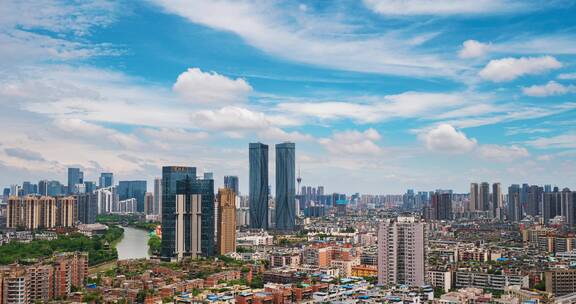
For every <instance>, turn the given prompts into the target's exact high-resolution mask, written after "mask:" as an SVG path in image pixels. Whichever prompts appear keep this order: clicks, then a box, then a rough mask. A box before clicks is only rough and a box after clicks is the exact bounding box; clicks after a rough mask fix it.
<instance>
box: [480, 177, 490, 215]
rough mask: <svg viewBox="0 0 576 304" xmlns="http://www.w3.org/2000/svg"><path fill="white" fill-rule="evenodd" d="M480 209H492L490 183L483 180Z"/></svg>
mask: <svg viewBox="0 0 576 304" xmlns="http://www.w3.org/2000/svg"><path fill="white" fill-rule="evenodd" d="M478 197H479V199H480V203H479V206H478V207H479V208H478V209H479V210H482V211H488V210H490V184H489V183H487V182H483V183H481V184H480V193H479V196H478Z"/></svg>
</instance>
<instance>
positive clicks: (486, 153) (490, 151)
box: [478, 145, 530, 162]
mask: <svg viewBox="0 0 576 304" xmlns="http://www.w3.org/2000/svg"><path fill="white" fill-rule="evenodd" d="M478 153H479V155H480V157H482V158H484V159H487V160H494V161H499V162H508V161H512V160H515V159H518V158H524V157H528V156H530V153H528V150H527V149H526V148H524V147H520V146H517V145H511V146H500V145H482V146H481V147H480V148H479V150H478Z"/></svg>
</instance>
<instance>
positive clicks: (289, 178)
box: [276, 143, 296, 231]
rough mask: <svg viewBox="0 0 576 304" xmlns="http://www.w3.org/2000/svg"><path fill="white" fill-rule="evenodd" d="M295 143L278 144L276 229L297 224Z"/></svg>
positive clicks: (289, 227) (289, 229) (292, 226)
mask: <svg viewBox="0 0 576 304" xmlns="http://www.w3.org/2000/svg"><path fill="white" fill-rule="evenodd" d="M295 149H296V147H295V145H294V143H282V144H278V145H276V229H277V230H287V231H291V230H294V226H295V225H296V184H295V183H296V160H295Z"/></svg>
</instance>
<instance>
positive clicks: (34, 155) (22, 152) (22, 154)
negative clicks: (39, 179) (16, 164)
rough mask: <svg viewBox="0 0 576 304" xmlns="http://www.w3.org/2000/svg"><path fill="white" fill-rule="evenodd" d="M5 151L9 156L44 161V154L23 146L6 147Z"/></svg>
mask: <svg viewBox="0 0 576 304" xmlns="http://www.w3.org/2000/svg"><path fill="white" fill-rule="evenodd" d="M4 152H5V153H6V155H8V156H12V157H16V158H20V159H23V160H31V161H44V157H42V154H40V153H38V152H35V151H30V150H26V149H22V148H6V149H4Z"/></svg>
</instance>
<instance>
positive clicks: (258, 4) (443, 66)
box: [154, 0, 457, 77]
mask: <svg viewBox="0 0 576 304" xmlns="http://www.w3.org/2000/svg"><path fill="white" fill-rule="evenodd" d="M154 2H156V3H158V4H159V5H160V6H161V7H163V8H164V9H165V10H166V11H168V12H170V13H174V14H177V15H180V16H182V17H185V18H187V19H188V20H189V21H190V22H193V23H196V24H201V25H204V26H207V27H210V28H213V29H217V30H222V31H227V32H231V33H234V34H237V35H238V36H240V37H241V38H242V39H244V40H245V41H246V42H247V43H248V44H250V45H252V46H254V47H256V48H259V49H261V50H263V51H265V52H267V53H270V54H272V55H275V56H279V57H282V58H284V59H288V60H294V61H297V62H301V63H307V64H314V65H320V66H325V67H331V68H336V69H342V70H351V71H360V72H374V73H384V74H398V75H421V76H430V75H433V76H449V77H450V76H454V77H455V75H457V73H456V71H455V69H456V68H457V66H456V65H452V64H450V62H449V61H448V60H446V59H443V58H442V56H438V55H436V54H433V53H431V52H427V51H426V50H423V49H417V48H415V46H414V44H413V41H412V38H414V37H412V36H421V35H422V34H423V33H422V32H421V31H419V32H418V33H415V32H408V31H407V30H406V29H397V30H390V31H388V32H386V33H381V34H379V35H378V36H374V35H364V34H365V33H362V34H360V35H356V33H355V31H357V30H358V26H357V24H354V23H350V24H347V23H343V22H342V19H339V18H334V17H332V19H330V17H329V16H328V15H324V16H319V15H312V14H307V13H306V12H305V11H302V10H298V9H294V10H285V9H282V8H280V7H279V6H280V5H278V6H276V5H277V3H276V2H274V1H250V0H248V1H212V0H193V1H182V0H155V1H154Z"/></svg>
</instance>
